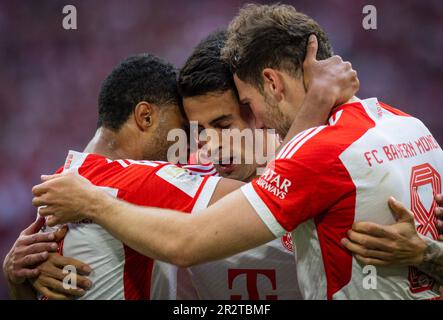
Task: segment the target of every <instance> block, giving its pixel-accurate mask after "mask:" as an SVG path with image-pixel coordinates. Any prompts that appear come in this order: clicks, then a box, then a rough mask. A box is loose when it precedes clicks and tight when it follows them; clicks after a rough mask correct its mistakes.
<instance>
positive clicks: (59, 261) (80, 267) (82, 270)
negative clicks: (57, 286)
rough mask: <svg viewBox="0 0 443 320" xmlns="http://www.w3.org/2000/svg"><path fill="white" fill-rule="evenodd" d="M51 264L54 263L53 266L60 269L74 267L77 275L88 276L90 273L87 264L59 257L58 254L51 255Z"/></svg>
mask: <svg viewBox="0 0 443 320" xmlns="http://www.w3.org/2000/svg"><path fill="white" fill-rule="evenodd" d="M51 262H52V263H54V265H56V266H58V267H62V268H63V267H65V266H67V265H71V266H74V267H75V269H76V270H77V273H79V274H84V275H88V274H90V273H91V271H92V269H91V267H90V266H88V265H87V264H85V263H83V262H81V261H78V260H76V259H73V258H70V257H64V256H61V255H59V254H52V255H51Z"/></svg>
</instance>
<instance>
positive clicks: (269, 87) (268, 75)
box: [262, 68, 284, 101]
mask: <svg viewBox="0 0 443 320" xmlns="http://www.w3.org/2000/svg"><path fill="white" fill-rule="evenodd" d="M262 76H263V89H264V90H265V92H268V93H269V94H271V95H272V96H274V97H275V99H277V101H280V100H281V99H282V98H283V93H284V82H283V76H282V74H281V73H280V72H279V71H278V70H275V69H271V68H265V69H263V71H262Z"/></svg>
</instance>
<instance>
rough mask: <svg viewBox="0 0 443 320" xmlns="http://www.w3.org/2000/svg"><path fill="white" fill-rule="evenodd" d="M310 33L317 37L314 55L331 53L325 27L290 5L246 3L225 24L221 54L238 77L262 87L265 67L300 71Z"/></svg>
mask: <svg viewBox="0 0 443 320" xmlns="http://www.w3.org/2000/svg"><path fill="white" fill-rule="evenodd" d="M311 34H315V35H316V36H317V39H318V45H319V46H318V53H317V59H319V60H322V59H327V58H329V57H331V56H332V54H333V52H332V47H331V44H330V43H329V40H328V37H327V35H326V33H325V32H324V30H323V29H322V28H321V27H320V26H319V25H318V23H317V22H315V21H314V20H313V19H311V18H310V17H308V16H307V15H305V14H303V13H301V12H298V11H297V10H296V9H295V8H294V7H293V6H290V5H282V4H274V5H256V4H247V5H246V6H244V7H243V8H242V9H241V10H240V12H239V14H238V15H237V16H236V17H235V18H234V19H233V20H232V22H231V23H230V25H229V27H228V40H227V41H226V46H225V48H224V49H223V53H222V58H223V59H224V60H225V61H226V63H228V64H229V66H230V68H231V71H232V72H233V73H236V74H237V76H238V77H239V78H240V79H242V80H243V81H245V82H248V83H251V84H253V85H255V86H256V87H258V88H262V87H263V81H262V77H261V72H262V70H263V69H265V68H278V69H282V70H285V71H287V72H289V73H290V74H291V75H294V76H298V75H300V74H301V72H300V71H301V70H302V65H303V60H304V58H305V56H306V45H307V42H308V38H309V36H310V35H311Z"/></svg>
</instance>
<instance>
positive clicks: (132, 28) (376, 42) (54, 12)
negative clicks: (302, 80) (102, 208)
mask: <svg viewBox="0 0 443 320" xmlns="http://www.w3.org/2000/svg"><path fill="white" fill-rule="evenodd" d="M255 2H263V1H255ZM282 2H284V3H290V4H293V5H294V6H295V7H296V8H297V9H299V10H300V11H303V12H305V13H307V14H308V15H310V16H311V17H313V18H314V19H316V20H317V21H318V22H319V23H320V24H321V25H322V26H323V27H324V28H325V30H326V31H327V32H328V34H329V37H330V39H331V42H332V44H333V46H334V49H335V53H336V54H339V55H341V56H342V57H343V58H344V59H346V60H349V61H351V62H352V63H353V66H354V68H355V69H356V70H357V71H358V72H359V77H360V81H361V90H360V92H359V94H358V96H359V97H360V98H369V97H373V96H376V97H378V98H379V99H380V100H381V101H383V102H385V103H387V104H390V105H392V106H395V107H398V108H400V109H402V110H403V111H406V112H408V113H411V114H412V115H414V116H416V117H418V118H420V119H421V120H422V121H423V122H424V123H425V124H426V125H427V126H428V127H429V128H430V129H431V131H432V132H433V134H434V135H435V137H436V139H437V140H438V141H439V142H440V143H443V112H442V106H441V104H443V40H442V39H443V2H442V1H441V0H403V1H383V0H376V1H370V2H369V1H364V0H322V1H319V0H317V1H312V0H310V1H309V0H298V1H282ZM244 3H246V2H245V1H239V0H223V1H219V0H200V1H197V0H188V1H178V0H176V1H172V0H162V1H155V0H149V1H148V0H129V1H120V0H96V1H78V0H72V1H69V2H68V1H57V0H42V1H32V0H27V1H15V0H3V1H1V2H0V66H1V67H0V156H1V161H0V236H1V237H0V257H1V258H2V260H3V257H4V255H5V254H6V253H7V250H8V249H9V248H10V246H11V245H12V243H13V242H14V240H15V239H16V237H17V235H18V233H19V232H20V231H21V230H22V229H23V228H24V227H25V226H26V225H28V224H29V223H30V222H31V221H32V220H33V219H34V217H35V212H36V211H35V209H34V208H33V207H32V206H31V191H30V190H31V187H32V186H33V185H34V184H36V183H38V182H39V176H40V174H42V173H51V172H53V171H54V170H56V169H57V168H58V167H59V166H60V165H61V164H62V162H63V160H64V158H65V156H66V154H67V151H68V150H69V149H73V150H78V151H82V149H83V147H84V146H85V144H86V143H87V142H88V139H89V138H90V137H91V136H92V135H93V133H94V131H95V127H96V121H97V117H96V105H97V94H98V90H99V87H100V84H101V81H102V80H103V79H104V77H105V76H106V75H107V74H108V73H109V72H110V70H111V69H112V68H113V67H114V66H115V65H116V64H117V63H118V62H119V61H120V60H122V59H123V58H124V57H126V56H127V55H130V54H134V53H141V52H150V53H154V54H156V55H158V56H161V57H163V58H165V59H167V60H169V61H170V62H172V63H174V64H175V65H176V66H177V67H180V66H181V64H182V63H183V62H184V60H185V59H186V57H187V55H188V54H189V53H190V52H191V50H192V48H193V46H195V45H196V44H197V43H198V41H199V40H201V39H202V38H203V37H204V36H205V35H206V34H208V33H209V32H210V31H212V30H214V29H217V28H220V27H224V26H226V25H227V24H228V23H229V21H230V19H231V18H232V17H233V16H234V15H235V14H236V12H237V11H238V8H240V7H241V6H242V4H244ZM67 4H73V5H74V6H75V7H76V8H77V17H78V21H77V27H78V29H77V30H64V29H63V28H62V19H63V16H64V15H63V14H62V8H63V6H64V5H67ZM366 4H371V5H374V6H375V7H376V9H377V29H376V30H365V29H364V28H363V27H362V19H363V17H364V14H363V13H362V9H363V7H364V5H366ZM2 298H3V299H5V298H7V293H6V288H5V283H4V281H3V279H1V280H0V299H2Z"/></svg>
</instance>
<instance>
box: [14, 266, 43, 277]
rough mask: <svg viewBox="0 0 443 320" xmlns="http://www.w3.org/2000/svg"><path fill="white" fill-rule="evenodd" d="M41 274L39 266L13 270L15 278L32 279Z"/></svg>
mask: <svg viewBox="0 0 443 320" xmlns="http://www.w3.org/2000/svg"><path fill="white" fill-rule="evenodd" d="M39 274H40V271H39V270H38V269H37V268H35V269H20V270H18V271H14V272H13V276H14V277H15V278H22V279H32V278H35V277H38V275H39Z"/></svg>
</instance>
